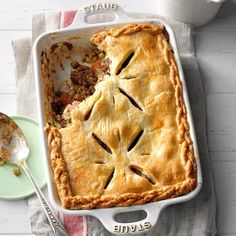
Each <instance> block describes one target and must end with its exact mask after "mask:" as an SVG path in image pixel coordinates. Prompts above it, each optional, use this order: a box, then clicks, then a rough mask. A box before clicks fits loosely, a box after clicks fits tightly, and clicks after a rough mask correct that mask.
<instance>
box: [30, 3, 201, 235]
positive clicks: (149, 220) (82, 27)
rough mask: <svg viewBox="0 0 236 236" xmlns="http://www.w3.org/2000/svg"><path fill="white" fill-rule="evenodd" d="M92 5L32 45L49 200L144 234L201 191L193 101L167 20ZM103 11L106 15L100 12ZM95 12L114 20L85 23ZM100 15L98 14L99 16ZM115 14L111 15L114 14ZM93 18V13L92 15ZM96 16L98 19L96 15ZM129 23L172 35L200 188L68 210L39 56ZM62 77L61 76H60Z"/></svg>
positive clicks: (119, 229) (118, 229) (116, 228)
mask: <svg viewBox="0 0 236 236" xmlns="http://www.w3.org/2000/svg"><path fill="white" fill-rule="evenodd" d="M97 6H98V7H96V6H93V7H87V8H82V9H80V10H79V11H78V13H77V15H76V17H75V19H74V22H73V24H72V25H71V26H70V27H68V28H65V29H60V30H56V31H53V32H48V33H44V34H42V35H41V36H40V37H39V38H38V39H37V40H36V41H35V44H34V47H33V58H34V68H35V78H36V85H37V96H38V107H39V113H40V116H39V118H40V127H41V136H42V145H43V148H44V159H45V168H46V174H47V183H48V190H49V199H50V202H51V203H52V205H53V207H54V208H55V209H56V210H58V211H60V212H62V213H64V214H70V215H91V216H94V217H97V218H98V219H99V220H100V221H101V222H102V223H103V225H104V226H105V227H106V229H107V230H108V231H110V232H112V233H115V234H125V233H134V234H138V233H144V232H145V231H147V230H149V229H150V228H152V227H153V226H154V225H155V223H156V221H157V219H158V217H159V214H160V212H161V210H163V209H164V208H165V207H166V206H168V205H171V204H175V203H180V202H184V201H187V200H190V199H192V198H193V197H195V196H196V195H197V193H198V192H199V190H200V188H201V185H202V175H201V168H200V161H199V154H198V147H197V140H196V136H195V131H194V126H193V120H192V115H191V110H190V104H189V99H188V94H187V89H186V85H185V80H184V75H183V71H182V66H181V62H180V58H179V53H178V49H177V45H176V41H175V37H174V33H173V31H172V29H171V27H170V26H169V25H167V24H166V23H165V22H164V21H162V20H159V19H133V18H130V17H128V16H127V15H126V14H125V12H124V11H123V9H122V8H121V7H119V6H118V5H116V4H115V3H107V4H105V5H104V4H101V5H97ZM101 13H102V14H103V15H101ZM94 14H95V15H96V19H99V21H100V20H101V19H102V20H104V19H105V20H106V19H113V21H112V22H103V23H94V24H91V23H90V24H89V23H87V22H86V19H88V18H87V17H88V16H91V15H94ZM98 14H99V15H98ZM106 14H109V16H108V18H106V17H107V16H106ZM111 15H112V17H111ZM92 18H93V16H92ZM94 19H95V18H94ZM130 22H136V23H142V22H146V23H157V24H162V25H164V26H165V28H166V30H167V32H168V34H169V37H170V45H171V47H172V48H173V51H174V55H175V59H176V61H177V65H178V69H179V74H180V79H181V81H182V84H183V97H184V101H185V104H186V108H187V113H188V122H189V124H190V135H191V138H192V140H193V144H194V152H195V157H196V162H197V187H196V188H195V189H194V190H193V191H192V192H190V193H188V194H186V195H184V196H180V197H176V198H173V199H167V200H163V201H159V202H154V203H148V204H145V205H138V206H130V207H114V208H107V209H92V210H68V209H64V208H62V207H61V205H60V201H59V199H58V196H57V191H56V188H55V186H54V181H53V177H52V171H51V167H50V160H49V155H48V150H47V137H46V135H45V133H44V131H43V129H44V126H45V124H46V120H45V114H44V108H43V106H44V102H45V101H46V99H47V97H46V96H45V95H44V89H43V83H42V78H41V71H40V55H41V52H42V51H43V50H45V49H46V48H49V47H50V46H51V45H52V44H54V43H56V42H62V41H65V40H66V39H68V38H71V37H73V36H74V35H79V40H78V41H79V43H80V46H81V47H83V46H85V45H86V44H87V43H88V40H89V38H90V36H91V34H93V33H94V32H97V31H99V30H100V29H109V28H111V27H113V26H114V25H123V24H127V23H130ZM65 70H66V68H65ZM59 77H60V76H59ZM137 210H143V211H145V212H146V218H145V219H143V220H140V221H138V222H132V223H118V222H116V221H115V219H114V216H115V215H116V214H117V213H121V212H129V211H137Z"/></svg>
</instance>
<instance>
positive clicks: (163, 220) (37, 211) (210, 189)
mask: <svg viewBox="0 0 236 236" xmlns="http://www.w3.org/2000/svg"><path fill="white" fill-rule="evenodd" d="M75 14H76V11H67V12H54V13H53V12H44V13H41V14H37V15H35V16H34V17H33V25H32V39H29V38H27V39H20V40H16V41H14V42H13V43H12V45H13V52H14V57H15V63H16V84H17V109H18V110H17V112H18V114H19V115H26V116H29V117H32V118H35V119H37V118H38V117H37V108H36V106H35V104H36V95H35V85H34V78H33V77H34V75H33V68H32V58H31V46H32V43H33V42H34V40H35V39H36V37H37V36H38V35H40V34H41V33H43V32H46V31H49V30H53V29H58V28H63V27H67V26H68V25H70V24H71V22H72V21H73V19H74V16H75ZM130 15H131V16H132V17H136V18H154V17H156V16H153V15H149V14H144V13H142V14H141V13H139V14H137V13H133V14H130ZM167 22H169V24H171V25H172V27H173V29H174V32H175V35H176V39H177V44H178V48H179V51H180V55H181V61H182V65H183V69H184V73H185V78H186V83H187V87H188V93H189V97H190V103H191V108H192V113H193V118H194V124H195V128H196V134H197V140H198V145H199V151H200V159H201V166H202V171H203V183H204V184H203V188H202V190H201V192H200V194H199V195H198V196H197V197H196V198H195V199H193V200H191V201H188V202H185V203H181V204H177V205H173V206H169V207H167V208H166V209H164V210H163V212H162V213H161V216H160V218H159V220H158V222H157V224H156V226H155V227H154V228H153V229H152V230H151V231H149V232H148V233H146V234H145V235H150V236H151V235H158V236H166V235H167V236H188V235H193V236H203V235H204V236H210V235H215V233H216V227H215V193H214V185H213V180H212V171H211V165H210V161H209V156H208V149H207V141H206V121H205V118H206V113H205V95H204V91H203V88H202V83H201V77H200V74H199V68H198V64H197V59H196V57H195V53H194V44H193V40H192V28H191V26H190V25H187V24H183V23H179V22H174V21H170V20H167ZM26 93H27V96H26ZM44 193H45V194H46V195H47V189H46V188H45V189H44ZM28 206H29V215H30V221H31V226H32V232H33V233H34V234H35V235H52V232H51V229H50V227H49V225H48V223H47V220H46V217H45V215H44V213H43V211H42V209H41V207H40V204H39V202H38V199H37V197H35V196H34V197H31V198H29V201H28ZM57 214H58V216H59V218H60V220H61V221H62V222H63V223H64V225H65V228H66V229H67V231H68V233H69V235H71V236H80V235H81V236H82V235H94V236H96V235H97V236H99V235H110V233H109V232H108V231H106V229H105V228H104V227H103V225H102V224H101V223H100V222H99V221H98V220H97V219H96V218H94V217H90V216H66V215H62V214H60V213H57ZM127 218H129V214H127Z"/></svg>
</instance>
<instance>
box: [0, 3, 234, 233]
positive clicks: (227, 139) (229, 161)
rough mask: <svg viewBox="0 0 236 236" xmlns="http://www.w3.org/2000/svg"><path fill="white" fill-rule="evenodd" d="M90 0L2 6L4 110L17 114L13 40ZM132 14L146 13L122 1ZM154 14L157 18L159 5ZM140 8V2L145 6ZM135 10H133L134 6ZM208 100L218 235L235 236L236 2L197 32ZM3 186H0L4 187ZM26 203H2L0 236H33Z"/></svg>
mask: <svg viewBox="0 0 236 236" xmlns="http://www.w3.org/2000/svg"><path fill="white" fill-rule="evenodd" d="M85 2H88V1H86V0H71V1H66V0H50V1H46V0H31V1H30V0H21V1H19V0H7V1H1V3H0V111H2V112H5V113H7V114H9V115H14V114H16V86H15V77H14V60H13V55H12V51H11V40H13V39H17V38H21V37H27V36H29V35H30V30H31V17H32V14H33V13H34V12H39V11H46V10H60V9H77V8H78V7H79V6H80V5H82V4H84V3H85ZM117 2H118V3H120V4H121V6H123V7H125V8H126V10H128V11H136V12H138V11H143V12H144V11H145V10H147V9H149V8H148V4H146V6H142V7H140V4H138V3H139V1H136V0H129V1H128V2H127V1H124V0H119V1H117ZM149 2H150V3H149V6H150V4H153V7H152V9H153V10H152V12H151V13H155V4H156V3H155V0H152V1H151V0H149ZM140 3H141V2H140ZM131 6H132V7H131ZM195 32H196V35H195V38H196V55H197V57H198V61H199V65H200V69H201V74H202V78H203V83H204V87H205V91H206V98H207V122H208V129H207V135H208V145H209V152H210V157H211V162H212V167H213V171H214V178H215V188H216V196H217V227H218V234H219V235H227V236H232V235H236V1H235V0H234V1H233V0H231V1H229V2H226V3H224V4H223V6H222V8H221V10H220V12H219V13H218V15H217V17H216V18H215V19H214V20H213V21H212V22H211V23H210V24H208V25H207V26H204V27H201V28H199V29H196V30H195ZM1 184H2V183H0V186H1ZM30 233H31V229H30V222H29V218H28V209H27V200H18V201H3V200H0V234H30Z"/></svg>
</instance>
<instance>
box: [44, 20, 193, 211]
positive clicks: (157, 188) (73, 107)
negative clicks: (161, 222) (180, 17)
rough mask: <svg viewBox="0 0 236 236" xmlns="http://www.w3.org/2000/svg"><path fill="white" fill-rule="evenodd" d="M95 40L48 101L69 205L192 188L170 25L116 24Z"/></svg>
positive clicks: (55, 161) (132, 200)
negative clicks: (170, 42) (170, 43)
mask: <svg viewBox="0 0 236 236" xmlns="http://www.w3.org/2000/svg"><path fill="white" fill-rule="evenodd" d="M91 43H92V46H91V48H90V50H89V51H88V53H87V54H85V56H84V58H83V61H82V62H78V61H73V62H72V63H71V72H70V76H69V79H68V80H66V81H65V82H64V85H63V86H61V87H60V90H57V91H56V90H55V89H53V88H52V90H53V91H54V92H53V95H52V96H51V97H52V99H51V102H50V104H49V105H50V106H51V113H50V114H51V115H52V117H53V119H50V122H48V125H47V127H46V129H45V130H46V132H47V134H48V146H49V152H50V156H51V164H52V169H53V173H54V180H55V184H56V186H57V190H58V195H59V198H60V200H61V202H62V205H63V207H65V208H69V209H90V208H103V207H114V206H129V205H137V204H144V203H147V202H152V201H159V200H162V199H167V198H173V197H177V196H179V195H183V194H186V193H188V192H189V191H191V190H193V189H194V188H195V187H196V171H197V170H196V162H195V158H194V151H193V144H192V140H191V138H190V133H189V124H188V121H187V111H186V108H185V105H184V100H183V95H182V85H181V81H180V79H179V74H178V68H177V65H176V62H175V58H174V55H173V52H172V49H171V47H170V46H169V43H168V39H167V37H166V32H165V30H164V29H163V27H161V26H159V25H154V24H129V25H126V26H122V27H114V28H112V29H110V30H108V31H102V32H98V33H96V34H94V35H93V36H92V38H91ZM64 44H65V43H64ZM67 44H68V43H67ZM57 47H60V45H53V46H52V47H51V49H50V50H51V52H52V53H53V50H56V48H57ZM66 47H67V48H68V45H67V46H66ZM72 48H73V45H72V46H69V48H68V50H72ZM42 57H44V58H43V59H42V70H43V69H44V68H47V66H46V65H45V64H44V63H45V62H47V61H49V60H46V59H45V54H44V53H43V54H42ZM42 74H43V75H44V74H46V73H44V72H42ZM52 120H55V124H57V125H55V124H54V123H53V121H52ZM58 124H59V125H58Z"/></svg>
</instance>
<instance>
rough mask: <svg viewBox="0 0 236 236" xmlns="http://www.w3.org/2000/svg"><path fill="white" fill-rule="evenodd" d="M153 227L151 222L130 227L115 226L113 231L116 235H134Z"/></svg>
mask: <svg viewBox="0 0 236 236" xmlns="http://www.w3.org/2000/svg"><path fill="white" fill-rule="evenodd" d="M151 227H152V225H151V223H150V222H144V223H143V224H130V225H115V226H114V228H113V231H114V232H116V233H123V234H126V233H134V232H140V231H143V230H147V229H150V228H151Z"/></svg>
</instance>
